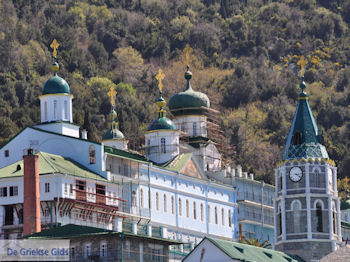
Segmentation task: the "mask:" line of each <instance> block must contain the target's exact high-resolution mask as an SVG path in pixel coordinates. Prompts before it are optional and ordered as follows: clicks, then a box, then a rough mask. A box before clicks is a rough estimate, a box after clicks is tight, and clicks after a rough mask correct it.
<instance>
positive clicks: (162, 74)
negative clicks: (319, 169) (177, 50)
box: [156, 69, 165, 92]
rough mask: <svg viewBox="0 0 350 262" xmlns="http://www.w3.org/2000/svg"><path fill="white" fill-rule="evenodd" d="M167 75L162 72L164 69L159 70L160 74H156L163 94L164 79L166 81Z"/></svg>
mask: <svg viewBox="0 0 350 262" xmlns="http://www.w3.org/2000/svg"><path fill="white" fill-rule="evenodd" d="M164 77H165V75H164V73H163V71H162V69H159V70H158V74H156V79H157V80H158V88H159V91H160V92H162V89H163V83H162V81H163V79H164Z"/></svg>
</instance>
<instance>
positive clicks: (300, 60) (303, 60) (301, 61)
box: [297, 56, 308, 76]
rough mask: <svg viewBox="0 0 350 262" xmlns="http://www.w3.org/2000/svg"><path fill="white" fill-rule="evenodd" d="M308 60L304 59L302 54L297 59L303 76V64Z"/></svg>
mask: <svg viewBox="0 0 350 262" xmlns="http://www.w3.org/2000/svg"><path fill="white" fill-rule="evenodd" d="M307 63H308V61H307V59H305V57H304V56H301V57H300V59H299V61H298V62H297V65H298V66H300V73H301V75H302V76H303V75H304V72H305V66H306V65H307Z"/></svg>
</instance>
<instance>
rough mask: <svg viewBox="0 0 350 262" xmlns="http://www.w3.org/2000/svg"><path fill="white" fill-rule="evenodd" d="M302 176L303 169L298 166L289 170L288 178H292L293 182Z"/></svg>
mask: <svg viewBox="0 0 350 262" xmlns="http://www.w3.org/2000/svg"><path fill="white" fill-rule="evenodd" d="M302 177H303V170H301V168H300V167H297V166H295V167H293V168H292V169H291V170H290V171H289V178H290V180H292V181H293V182H298V181H300V179H301V178H302Z"/></svg>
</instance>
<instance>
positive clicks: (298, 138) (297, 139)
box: [293, 132, 302, 145]
mask: <svg viewBox="0 0 350 262" xmlns="http://www.w3.org/2000/svg"><path fill="white" fill-rule="evenodd" d="M301 143H302V142H301V134H300V133H299V132H295V133H294V136H293V145H301Z"/></svg>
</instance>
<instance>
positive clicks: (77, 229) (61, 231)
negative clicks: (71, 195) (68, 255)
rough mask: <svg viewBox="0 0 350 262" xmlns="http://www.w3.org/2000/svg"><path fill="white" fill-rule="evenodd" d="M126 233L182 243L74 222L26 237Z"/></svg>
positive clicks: (69, 236)
mask: <svg viewBox="0 0 350 262" xmlns="http://www.w3.org/2000/svg"><path fill="white" fill-rule="evenodd" d="M121 234H124V235H125V236H131V237H141V238H146V239H152V240H159V241H162V242H166V243H167V244H176V245H178V244H182V242H180V241H176V240H170V239H165V238H159V237H149V236H145V235H136V234H132V233H126V232H123V233H121V232H116V231H113V230H108V229H103V228H96V227H88V226H80V225H74V224H68V225H64V226H60V227H55V228H52V229H48V230H44V231H42V232H39V233H34V234H31V235H29V236H27V237H26V238H29V239H48V238H49V239H50V238H73V237H84V236H98V235H121Z"/></svg>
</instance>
